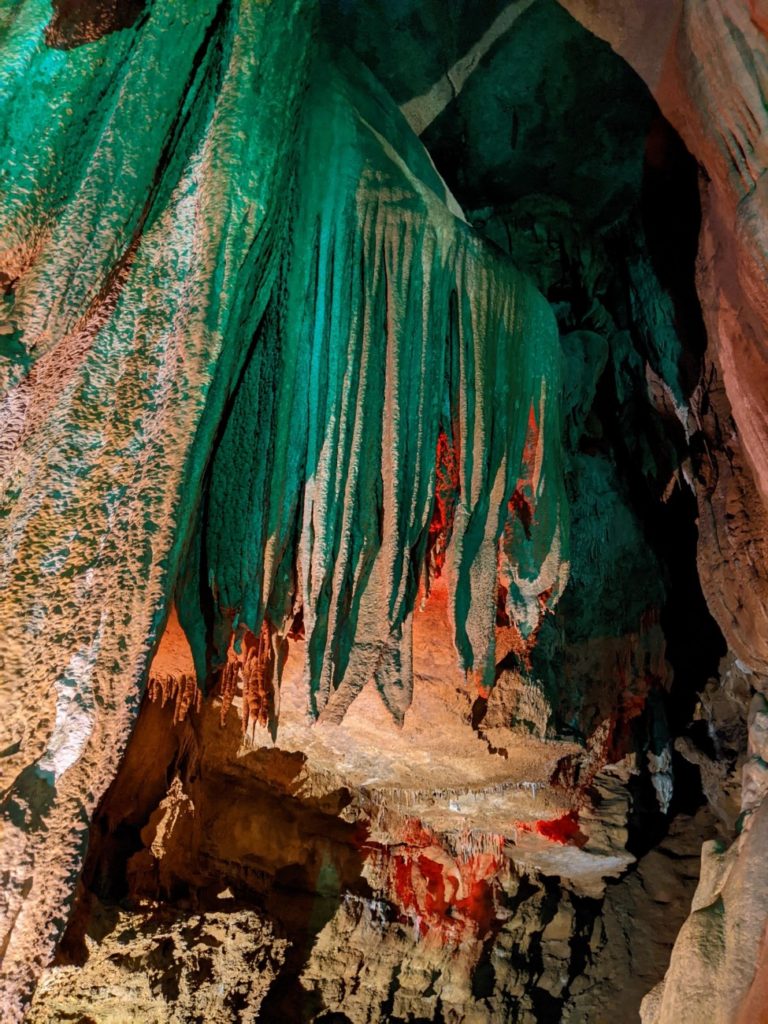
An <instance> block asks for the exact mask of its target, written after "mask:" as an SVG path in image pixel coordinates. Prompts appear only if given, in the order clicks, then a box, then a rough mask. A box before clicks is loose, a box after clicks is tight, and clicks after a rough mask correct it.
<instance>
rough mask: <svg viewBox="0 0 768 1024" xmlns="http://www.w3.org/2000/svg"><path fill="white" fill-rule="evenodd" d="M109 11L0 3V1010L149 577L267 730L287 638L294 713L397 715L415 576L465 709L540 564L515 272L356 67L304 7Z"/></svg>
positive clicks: (531, 345)
mask: <svg viewBox="0 0 768 1024" xmlns="http://www.w3.org/2000/svg"><path fill="white" fill-rule="evenodd" d="M102 13H103V12H102ZM134 13H135V14H136V18H135V20H134V21H133V23H132V24H131V25H125V24H123V23H121V24H120V25H118V26H114V25H112V24H111V23H110V22H109V19H108V18H107V17H106V15H104V16H103V17H102V14H101V13H100V12H99V11H96V12H95V14H94V16H93V18H92V19H91V20H89V19H88V18H87V17H85V16H83V17H82V19H81V20H80V21H77V18H76V17H75V23H74V24H73V23H72V21H71V19H70V20H69V21H68V20H67V18H66V17H64V16H63V15H62V14H61V11H57V13H55V15H54V18H53V20H51V9H50V7H49V5H48V4H47V3H42V2H39V0H25V2H23V3H20V4H10V5H8V4H4V5H3V6H2V8H0V62H1V63H0V148H1V149H2V155H3V159H2V172H0V174H1V175H2V176H1V177H0V188H1V189H2V199H1V200H0V281H1V282H2V285H3V290H4V296H3V300H2V302H3V306H2V312H3V322H2V326H1V327H0V351H1V352H2V356H3V358H2V360H1V361H0V366H2V371H1V372H2V375H3V376H2V394H1V396H0V401H2V412H1V413H0V416H1V417H2V424H3V427H2V430H3V432H2V438H1V439H0V456H1V457H2V506H1V508H2V517H3V518H2V524H3V525H2V538H3V546H2V556H0V557H1V562H0V565H1V566H2V576H1V577H0V578H1V579H2V591H1V592H0V594H1V600H2V605H0V607H1V609H2V611H1V612H0V618H1V620H2V628H3V633H4V644H3V652H2V654H3V656H2V665H1V668H0V671H2V680H1V682H2V693H3V718H2V741H0V750H1V751H2V762H3V767H2V787H3V794H4V797H5V800H4V819H3V834H2V860H1V862H0V868H1V869H2V883H3V884H2V897H1V906H2V917H1V918H0V920H1V921H2V932H1V934H2V939H1V940H0V941H1V942H2V950H3V975H2V977H3V987H2V989H1V990H0V991H1V992H2V995H1V997H0V1003H1V1004H2V1007H3V1013H4V1019H8V1020H13V1019H19V1018H20V1015H21V1012H22V1006H23V1003H24V1000H25V999H26V997H27V996H28V994H29V992H30V990H31V988H32V986H33V984H34V980H35V978H36V976H37V974H38V973H39V971H40V969H41V968H42V967H43V966H44V965H45V963H46V962H47V961H48V959H49V958H50V956H51V954H52V951H53V948H54V946H55V943H56V941H57V939H58V937H59V935H60V933H61V930H62V927H63V925H64V923H65V921H66V917H67V913H68V907H69V905H70V901H71V898H72V894H73V889H74V884H75V879H76V876H77V872H78V870H79V868H80V865H81V862H82V857H83V853H84V846H85V842H86V837H87V828H88V824H89V821H90V818H91V816H92V814H93V810H94V808H95V806H96V804H97V802H98V801H99V799H100V797H101V796H102V794H103V793H104V790H105V788H106V786H107V785H108V783H109V782H110V780H111V779H112V777H113V775H114V773H115V771H116V769H117V765H118V763H119V760H120V757H121V753H122V751H123V749H124V747H125V744H126V741H127V738H128V736H129V733H130V731H131V727H132V724H133V721H134V718H135V715H136V712H137V709H138V706H139V702H140V699H141V696H142V692H143V687H144V684H145V680H146V676H147V670H148V666H149V662H150V659H151V656H152V653H153V651H154V649H155V646H156V644H157V642H158V639H159V634H160V631H161V629H162V627H163V624H164V622H165V620H166V618H167V617H168V614H169V611H170V607H171V601H172V598H173V595H174V593H175V595H176V606H177V608H178V615H179V620H180V622H181V623H182V625H183V627H184V629H185V631H186V633H187V636H188V637H189V640H190V643H191V647H192V653H193V656H194V662H195V666H196V668H197V682H198V684H199V685H200V686H201V687H203V686H205V684H206V681H208V680H210V679H211V678H212V674H213V673H215V671H216V670H217V669H219V668H221V667H222V665H224V663H225V661H226V657H227V650H228V646H229V644H230V642H232V643H234V645H235V647H236V648H238V649H239V648H240V645H241V644H245V645H246V646H250V647H251V648H252V649H253V651H254V665H255V667H254V670H253V671H254V674H253V685H252V687H251V695H250V713H251V714H253V715H255V716H257V717H260V718H268V719H269V720H270V721H271V722H272V723H273V726H274V724H275V722H276V721H279V707H278V681H279V674H280V667H281V662H282V658H283V649H284V638H285V637H286V635H287V634H288V633H289V631H290V630H291V629H298V628H301V629H302V630H303V634H304V636H305V637H306V639H307V645H308V651H309V657H308V670H307V678H306V700H307V707H308V709H309V710H310V712H311V713H312V714H313V715H320V716H321V717H322V716H325V717H327V718H330V719H331V720H338V719H339V718H341V716H343V714H344V712H345V710H346V708H347V707H348V706H349V704H350V702H351V701H352V699H353V698H354V697H355V695H356V694H357V693H358V692H359V690H360V689H361V688H362V687H363V686H364V685H365V684H366V683H367V682H369V681H370V680H371V679H373V680H374V682H375V684H376V685H377V687H378V688H379V690H380V693H381V696H382V698H383V700H384V702H385V703H386V705H387V707H388V708H389V709H390V711H391V713H392V714H393V715H394V716H395V718H396V719H401V718H402V716H403V713H404V711H405V709H406V708H407V706H408V703H409V699H410V687H411V678H410V658H411V640H410V630H411V617H412V612H413V608H414V604H415V602H416V600H417V596H418V594H419V590H420V588H421V590H422V591H425V590H427V589H428V588H429V586H430V580H431V579H433V578H434V577H435V576H436V575H437V574H438V573H440V572H443V573H444V574H445V577H446V580H447V582H448V587H449V592H450V607H451V621H452V623H453V627H452V628H453V630H454V635H455V644H456V649H457V655H458V658H459V661H460V664H461V666H462V668H463V669H465V670H466V672H467V675H468V684H467V685H468V686H469V687H471V688H472V689H473V691H475V692H481V693H483V694H486V695H487V692H488V690H489V688H490V687H491V686H492V684H493V680H494V665H495V657H494V642H495V624H496V618H497V608H498V605H499V600H501V601H502V608H503V611H504V614H505V616H506V617H507V618H508V619H509V620H511V621H513V622H515V623H518V624H519V625H518V626H517V627H516V628H517V630H518V632H519V634H520V637H521V639H522V641H523V642H528V641H529V640H530V639H531V638H532V637H533V636H535V633H536V631H537V629H538V627H539V624H540V621H541V618H542V616H543V615H545V613H546V611H547V610H548V609H550V608H552V607H553V606H554V604H555V603H556V601H557V599H558V596H559V594H560V592H561V591H562V588H563V586H564V584H565V581H566V579H567V560H566V559H567V537H568V524H567V515H566V511H565V502H564V498H563V481H562V474H561V461H560V459H561V455H560V440H561V427H560V409H559V404H558V401H557V396H558V394H559V390H560V382H559V344H558V338H557V332H556V329H555V323H554V318H553V316H552V314H551V312H550V311H549V309H548V307H547V304H546V303H545V302H544V300H543V299H542V298H541V296H540V295H539V294H538V293H537V292H536V290H535V288H534V287H533V286H532V285H531V284H530V283H529V282H528V281H527V280H526V279H525V278H524V277H523V275H521V274H520V273H519V272H518V271H517V270H516V269H514V267H513V266H512V264H511V263H510V262H509V261H508V260H507V259H506V258H505V257H504V256H502V255H499V254H494V253H492V252H491V251H490V250H489V248H488V247H487V246H486V245H485V244H484V243H482V242H481V241H480V240H479V239H478V238H477V237H476V236H475V235H474V233H473V232H472V230H471V229H470V228H468V226H467V225H466V223H464V222H463V220H462V219H461V218H460V217H459V216H457V212H458V211H457V208H456V206H455V203H454V202H453V201H452V200H451V197H450V195H449V194H448V193H447V190H446V188H445V186H444V185H443V183H442V181H441V179H440V178H439V176H438V175H437V173H436V172H435V171H434V168H433V167H432V165H431V162H430V161H429V158H428V157H427V156H426V153H425V151H424V150H423V149H422V148H421V146H420V144H419V143H418V142H417V140H416V139H415V137H414V136H413V135H412V134H411V132H410V129H408V127H407V125H406V123H405V121H404V120H403V119H402V117H401V115H400V114H399V112H398V111H397V109H396V108H395V107H394V105H393V104H392V103H391V102H390V101H389V100H388V98H387V97H386V95H385V94H384V93H383V92H382V91H381V90H380V89H379V88H378V87H377V86H376V84H375V83H374V82H373V81H372V80H370V79H369V78H368V77H367V76H366V74H365V73H363V72H362V71H360V70H359V69H357V68H356V67H355V66H354V65H353V64H348V65H347V64H345V65H344V66H343V67H341V68H340V69H336V68H335V67H333V66H332V65H331V64H330V63H329V62H328V58H327V56H326V55H325V54H324V52H323V51H322V50H321V49H320V48H319V46H318V43H317V39H316V35H315V34H314V31H313V29H314V24H315V13H314V11H313V5H312V4H310V3H308V2H297V0H273V2H269V3H262V4H252V3H245V2H243V3H237V2H233V3H225V2H221V3H202V4H201V3H194V4H193V3H181V2H176V3H173V2H170V0H169V2H157V3H147V4H146V5H145V6H143V7H141V9H140V10H139V9H138V8H137V10H136V12H134ZM315 62H321V63H320V65H317V66H315V70H314V72H312V67H313V65H314V64H315ZM309 82H311V85H309V87H308V83H309ZM299 622H300V626H299ZM478 688H479V691H478ZM246 696H247V695H246ZM245 713H247V712H245Z"/></svg>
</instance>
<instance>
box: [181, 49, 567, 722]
mask: <svg viewBox="0 0 768 1024" xmlns="http://www.w3.org/2000/svg"><path fill="white" fill-rule="evenodd" d="M302 145H303V149H302V154H301V160H300V168H301V170H300V173H299V177H298V180H297V190H296V194H295V206H294V212H293V215H292V217H293V225H292V237H293V249H292V254H291V257H290V260H289V261H288V264H287V266H286V268H285V271H284V273H283V274H282V275H281V276H280V279H279V281H278V283H277V285H276V288H275V290H274V292H273V296H272V300H271V302H270V306H269V308H268V309H267V311H266V314H265V317H264V319H263V321H262V324H261V325H260V328H259V331H258V332H257V335H256V338H255V341H254V345H253V347H252V350H251V356H250V361H249V365H248V366H247V368H246V371H245V374H244V377H243V380H242V382H241V385H240V387H239V389H238V392H237V394H236V396H235V399H234V403H233V407H232V411H231V413H230V416H229V418H228V421H227V424H226V427H225V429H224V432H223V435H222V438H221V441H220V444H219V446H218V448H217V451H216V454H215V458H214V463H213V468H212V474H211V489H210V497H209V508H208V512H207V516H206V523H207V525H206V527H205V529H203V530H202V534H201V545H202V548H201V551H202V552H203V554H199V555H198V554H194V557H195V558H198V559H199V562H198V563H197V564H198V565H199V566H202V564H203V559H204V562H205V564H207V566H208V573H209V579H210V581H211V594H212V597H213V599H214V603H215V606H216V608H217V613H216V614H217V623H216V624H214V628H213V635H214V637H217V636H218V637H223V638H225V637H227V636H228V635H229V634H231V633H232V632H233V631H234V632H235V633H237V631H238V630H242V629H243V628H246V629H248V630H250V631H251V632H253V633H255V634H258V633H259V631H260V630H261V628H262V624H263V622H264V621H267V620H268V621H271V622H274V623H275V624H276V626H275V628H276V631H277V633H278V634H279V635H280V636H285V634H286V633H287V632H288V630H289V628H291V623H292V621H293V618H294V616H295V614H296V607H297V602H298V604H299V606H300V607H301V613H302V616H303V627H304V634H305V637H306V643H307V680H306V682H307V691H308V699H309V703H310V707H311V710H312V711H313V713H314V714H315V715H320V714H322V715H323V717H324V718H327V719H330V720H334V721H339V720H340V719H341V718H342V717H343V715H344V713H345V711H346V709H347V708H348V707H349V705H350V703H351V701H352V700H353V699H354V697H355V696H356V694H357V693H358V692H359V691H360V689H361V688H362V687H363V686H364V685H366V683H368V682H369V681H370V680H371V679H373V680H374V681H375V684H376V685H377V687H378V689H379V691H380V693H381V695H382V698H383V699H384V702H385V704H386V705H387V706H388V708H389V709H390V711H391V712H392V714H393V715H394V717H395V718H396V719H398V720H401V719H402V716H403V714H404V712H405V710H406V709H407V707H408V706H409V704H410V699H411V689H412V678H411V677H412V666H411V643H412V639H411V621H412V619H411V617H412V613H413V608H414V604H415V602H416V599H417V595H418V592H419V588H420V586H422V585H423V586H424V591H425V593H428V585H429V576H430V573H432V574H437V573H438V572H445V573H446V574H447V579H448V585H449V594H450V602H451V608H452V618H453V622H454V627H455V642H456V647H457V651H458V657H459V660H460V663H461V664H462V665H463V666H464V667H465V669H466V670H467V671H468V672H471V673H472V675H473V676H474V677H475V678H476V679H477V681H478V684H479V685H482V686H485V687H486V688H488V687H490V686H492V685H493V679H494V669H495V656H494V643H495V614H496V598H497V588H498V582H497V577H498V566H499V559H500V558H501V559H502V565H503V574H504V576H505V579H506V580H507V583H506V586H507V593H508V603H509V610H510V614H512V615H514V617H515V620H516V621H519V622H520V626H519V628H520V629H522V630H523V633H524V635H525V636H530V634H531V633H532V631H533V629H534V627H535V625H536V623H538V621H539V619H540V617H541V615H542V612H543V608H544V606H546V607H547V608H549V607H552V606H553V605H554V603H555V602H556V600H557V597H558V596H559V593H560V592H561V590H562V587H563V585H564V582H565V579H566V578H567V564H566V541H567V517H566V515H565V508H566V503H565V499H564V495H563V481H562V473H561V469H560V443H561V437H560V433H561V427H560V419H559V409H558V403H557V402H556V401H555V400H550V401H547V393H548V389H550V393H551V394H553V395H556V394H557V388H558V386H559V385H558V380H559V359H560V356H559V344H558V339H557V332H556V329H555V325H554V321H553V318H552V315H551V313H550V311H549V309H548V307H547V306H546V304H545V303H543V302H542V300H541V299H540V297H539V296H538V294H537V293H536V292H535V290H534V289H532V288H531V286H530V285H529V284H528V282H527V281H526V279H525V278H524V277H523V276H522V275H520V274H519V273H518V272H517V271H516V270H515V268H514V267H513V265H512V264H511V263H510V262H509V261H508V260H506V259H504V258H502V257H499V256H497V255H495V254H494V253H492V252H491V251H490V249H488V248H487V247H486V246H485V245H484V244H483V243H482V242H481V241H480V240H479V239H478V238H477V237H476V236H474V235H473V233H472V232H471V231H470V230H469V229H468V228H467V226H466V225H465V224H464V223H463V222H462V221H460V220H459V219H457V218H456V217H454V216H453V215H452V214H451V213H450V212H449V211H448V209H447V208H446V199H447V196H446V191H445V186H444V185H443V183H442V182H441V180H440V179H439V178H438V176H437V175H436V173H435V171H434V168H433V167H432V165H431V164H430V163H429V161H428V159H426V157H425V155H424V152H423V150H422V148H421V146H420V144H419V143H418V141H417V140H416V138H415V136H413V135H412V133H411V132H410V130H409V129H408V127H407V125H406V124H405V122H404V121H403V120H402V118H401V117H400V115H399V113H398V112H397V111H396V110H394V109H393V108H392V106H391V103H390V101H389V100H388V98H387V97H386V96H385V95H384V94H383V92H382V91H381V89H380V87H379V86H378V85H377V84H376V83H375V82H374V81H373V80H372V79H370V78H369V77H367V76H366V74H365V72H363V71H362V70H361V69H360V68H356V67H350V68H346V69H345V76H344V77H341V76H339V75H338V74H337V73H335V72H334V71H333V70H332V67H331V64H330V61H329V62H328V67H326V68H325V69H324V71H323V74H322V75H318V76H317V77H316V78H315V80H314V81H313V85H312V88H311V89H310V93H309V96H308V98H307V102H306V107H305V120H304V134H303V143H302ZM534 428H535V436H534V435H533V434H532V433H531V431H532V430H534ZM545 437H546V438H547V443H546V444H545V442H544V438H545ZM523 486H524V487H525V488H526V490H525V501H526V502H527V503H528V507H530V508H532V509H533V508H535V516H532V517H531V518H529V520H526V528H525V532H524V534H523V535H522V536H519V535H518V533H517V532H514V535H513V533H512V532H511V530H512V527H510V525H509V521H510V520H514V519H515V517H516V516H517V519H518V520H519V518H520V517H519V515H518V507H517V504H516V502H517V500H518V499H516V498H515V495H516V494H518V493H522V492H521V491H520V488H521V487H523ZM200 571H201V570H200V568H195V567H194V566H193V568H192V569H191V571H189V572H188V573H187V574H186V578H187V579H188V580H189V585H188V586H187V587H186V589H185V593H184V594H183V595H182V598H181V601H180V607H181V609H182V611H184V609H186V610H187V624H188V626H189V629H188V632H190V633H191V634H196V635H197V637H198V641H197V646H198V655H197V656H198V661H199V663H200V664H201V665H202V664H204V663H205V652H204V650H203V648H202V646H201V644H202V643H203V639H202V638H203V636H204V630H203V629H202V626H201V623H202V618H201V615H202V613H201V610H200V608H199V605H197V603H196V597H195V595H196V590H195V591H194V592H193V591H192V588H193V587H194V588H196V586H197V584H196V580H197V579H198V578H199V575H200ZM542 595H545V596H544V599H543V600H542ZM226 642H227V641H226V640H222V641H220V642H219V650H220V651H222V654H221V655H220V657H222V658H223V651H224V649H225V647H226ZM193 646H194V642H193Z"/></svg>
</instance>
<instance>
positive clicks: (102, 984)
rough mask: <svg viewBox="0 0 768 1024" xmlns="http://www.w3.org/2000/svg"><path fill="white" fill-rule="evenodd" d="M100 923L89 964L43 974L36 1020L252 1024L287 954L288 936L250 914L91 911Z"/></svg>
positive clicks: (36, 1023) (31, 1017)
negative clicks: (232, 1023) (234, 1023)
mask: <svg viewBox="0 0 768 1024" xmlns="http://www.w3.org/2000/svg"><path fill="white" fill-rule="evenodd" d="M221 902H222V904H224V905H226V903H227V900H226V899H223V900H222V901H221ZM229 902H231V900H230V901H229ZM99 918H100V919H99ZM97 920H98V925H99V926H100V927H99V928H98V931H97V936H96V937H95V938H93V939H86V942H87V944H88V955H87V959H86V961H85V964H84V965H83V966H82V967H76V966H60V967H53V968H51V969H50V970H49V971H48V972H47V973H46V974H45V976H44V978H43V980H42V982H41V983H40V985H38V987H37V990H36V992H35V999H34V1002H33V1003H32V1006H31V1007H30V1010H29V1013H28V1014H27V1016H26V1020H27V1021H29V1022H30V1024H48V1022H50V1024H52V1022H53V1021H65V1020H93V1019H94V1016H93V1015H94V1014H95V1015H96V1019H97V1020H98V1021H99V1024H108V1022H113V1024H129V1022H130V1024H133V1022H135V1024H145V1022H146V1021H153V1024H165V1022H168V1024H182V1022H184V1024H188V1022H190V1021H206V1022H208V1021H210V1022H211V1024H228V1022H230V1021H243V1022H244V1024H250V1022H253V1021H256V1020H258V1019H259V1007H260V1006H261V1003H262V1002H263V1000H264V996H265V995H266V993H267V991H268V990H269V986H270V985H271V983H272V982H273V981H274V979H275V977H276V975H277V972H278V971H279V969H280V967H281V965H282V963H283V960H284V958H285V949H286V942H285V940H284V939H279V938H277V937H276V936H275V934H274V932H273V931H272V928H271V926H270V924H269V923H268V922H266V921H265V920H264V918H263V917H261V916H259V915H258V914H256V913H254V912H253V911H252V910H231V911H228V912H227V911H219V912H216V911H209V912H207V913H199V914H195V913H186V914H185V913H176V914H174V913H173V912H170V911H169V910H168V909H167V907H166V908H159V907H156V908H153V907H151V906H148V907H146V908H143V909H138V910H134V911H132V912H127V911H117V910H115V911H114V912H113V914H112V915H111V919H110V915H109V914H107V913H105V912H104V910H103V909H102V910H101V913H100V914H99V911H98V910H95V912H94V915H93V919H92V921H93V922H94V923H95V922H96V921H97Z"/></svg>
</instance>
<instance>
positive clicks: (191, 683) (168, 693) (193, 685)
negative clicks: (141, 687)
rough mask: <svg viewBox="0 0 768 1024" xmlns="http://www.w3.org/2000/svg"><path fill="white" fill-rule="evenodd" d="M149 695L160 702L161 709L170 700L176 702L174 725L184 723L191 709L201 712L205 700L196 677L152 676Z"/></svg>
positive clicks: (148, 689) (149, 683)
mask: <svg viewBox="0 0 768 1024" xmlns="http://www.w3.org/2000/svg"><path fill="white" fill-rule="evenodd" d="M147 693H148V695H149V699H150V700H153V701H159V702H160V706H161V707H165V705H166V704H167V703H168V701H169V700H172V701H173V702H174V710H173V724H174V725H177V724H178V723H179V722H183V721H184V719H185V718H186V717H187V712H188V711H189V709H190V708H193V709H194V710H195V711H199V710H200V705H201V703H202V698H203V695H202V692H201V690H200V688H199V687H198V685H197V677H196V676H194V675H192V676H188V675H167V676H153V675H150V677H149V682H148V683H147Z"/></svg>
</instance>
